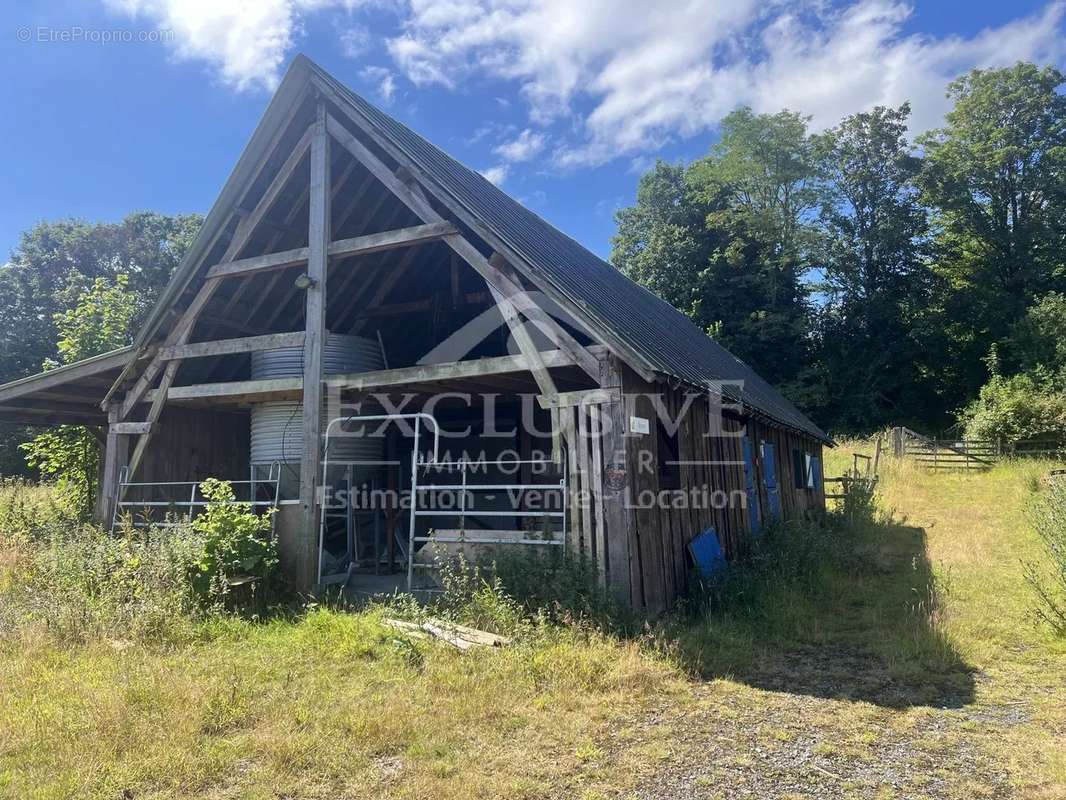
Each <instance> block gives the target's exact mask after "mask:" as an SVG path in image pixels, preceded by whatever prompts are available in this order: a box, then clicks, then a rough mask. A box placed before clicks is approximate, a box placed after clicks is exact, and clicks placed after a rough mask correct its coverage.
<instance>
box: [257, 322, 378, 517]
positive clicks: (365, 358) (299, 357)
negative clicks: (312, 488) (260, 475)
mask: <svg viewBox="0 0 1066 800" xmlns="http://www.w3.org/2000/svg"><path fill="white" fill-rule="evenodd" d="M383 368H384V360H383V359H382V356H381V348H380V345H379V344H378V342H376V341H374V340H372V339H366V338H364V337H362V336H342V335H340V334H333V333H331V334H329V335H328V336H327V337H326V341H325V342H324V344H323V348H322V371H323V373H324V374H326V375H336V374H340V373H345V372H370V371H373V370H378V369H383ZM302 374H303V348H302V347H284V348H280V349H277V350H262V351H258V352H254V353H252V370H251V377H252V379H253V380H262V379H270V378H293V377H299V376H300V375H302ZM328 424H329V419H328V418H327V415H326V414H323V416H322V430H323V433H325V428H326V425H328ZM336 433H337V430H336V426H334V435H333V436H331V437H330V446H329V461H330V463H331V464H332V463H334V462H337V461H380V460H381V459H382V454H383V451H384V440H382V439H378V438H370V437H363V436H345V435H340V436H338V435H336ZM302 450H303V403H302V402H301V401H299V400H278V401H270V402H265V403H256V404H254V405H253V406H252V409H251V453H250V455H251V458H250V460H251V463H252V468H253V472H255V471H256V470H255V468H256V466H257V465H269V464H273V463H274V462H276V461H279V462H281V463H282V465H283V467H284V465H296V467H295V473H296V474H297V475H298V474H299V463H300V456H301V452H302ZM292 471H293V470H292V469H285V468H283V470H282V473H283V475H284V474H285V473H287V472H288V473H291V472H292ZM288 494H289V492H287V491H284V490H283V492H282V495H283V497H284V496H287V495H288Z"/></svg>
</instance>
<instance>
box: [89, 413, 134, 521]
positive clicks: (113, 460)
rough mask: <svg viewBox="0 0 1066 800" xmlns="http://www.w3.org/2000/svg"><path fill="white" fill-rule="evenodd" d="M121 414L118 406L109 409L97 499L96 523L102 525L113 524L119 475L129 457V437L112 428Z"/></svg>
mask: <svg viewBox="0 0 1066 800" xmlns="http://www.w3.org/2000/svg"><path fill="white" fill-rule="evenodd" d="M120 413H121V411H120V408H119V406H118V405H117V404H116V405H112V406H110V407H109V408H108V409H107V421H108V430H107V441H106V443H105V445H104V468H103V474H102V476H101V480H100V495H99V497H97V498H96V521H97V522H98V523H99V524H101V525H110V524H111V516H112V514H113V512H114V507H113V503H114V502H115V491H116V489H117V488H118V477H119V473H120V472H121V471H122V468H123V467H124V466H125V465H126V459H127V458H128V456H129V437H128V436H126V435H124V434H121V433H115V432H114V429H113V427H112V426H113V425H114V424H115V423H117V422H118V421H119V415H120Z"/></svg>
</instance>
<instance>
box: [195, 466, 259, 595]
mask: <svg viewBox="0 0 1066 800" xmlns="http://www.w3.org/2000/svg"><path fill="white" fill-rule="evenodd" d="M200 491H201V492H202V493H203V495H204V497H206V498H207V499H208V501H209V503H208V505H207V507H206V508H205V510H204V511H203V513H201V514H200V515H199V516H198V517H196V518H195V519H194V520H193V522H192V528H193V530H194V531H196V533H198V534H200V536H201V542H200V544H201V550H200V553H199V555H198V558H197V560H196V562H195V564H194V565H193V569H192V583H193V586H194V587H195V589H196V591H197V592H199V593H200V595H201V596H202V597H205V598H222V597H224V596H225V595H226V594H228V593H229V591H230V582H231V581H233V580H234V579H237V578H254V579H258V580H260V581H262V582H264V583H268V582H269V581H270V580H271V579H273V578H274V577H275V574H276V571H277V565H278V555H277V545H276V543H275V541H274V539H273V538H272V537H271V536H270V516H271V515H272V514H273V513H274V511H273V509H271V510H270V511H268V512H267V513H266V514H263V515H258V514H255V513H254V512H253V511H252V506H251V505H250V504H248V503H239V502H237V501H236V495H235V494H234V492H233V487H232V486H231V485H230V484H229V482H228V481H220V480H218V479H216V478H208V479H207V480H206V481H204V482H203V483H202V484H200Z"/></svg>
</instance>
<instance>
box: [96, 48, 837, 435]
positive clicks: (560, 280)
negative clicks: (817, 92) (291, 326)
mask: <svg viewBox="0 0 1066 800" xmlns="http://www.w3.org/2000/svg"><path fill="white" fill-rule="evenodd" d="M309 93H320V94H322V95H324V96H325V97H326V98H327V99H328V100H329V101H330V102H332V103H334V104H335V105H336V106H337V107H338V108H339V109H340V110H341V111H342V112H343V113H344V114H346V115H348V117H349V118H351V119H353V120H354V119H357V120H359V122H360V124H361V125H362V126H363V127H364V129H365V130H367V131H368V132H369V134H370V136H371V138H372V139H373V140H374V141H375V142H376V143H377V144H378V145H379V146H380V147H381V148H382V149H383V150H384V151H386V152H387V153H388V154H389V155H390V156H391V157H392V158H393V159H394V160H395V161H396V162H398V163H400V164H401V165H402V166H404V167H406V168H407V169H408V170H409V172H410V173H411V175H412V177H413V178H414V179H415V180H417V182H418V183H419V184H420V185H421V186H422V187H423V189H424V190H425V191H426V192H427V193H428V194H429V195H431V196H433V197H434V198H435V199H436V200H437V201H438V202H439V203H440V204H441V205H443V206H445V207H446V208H447V209H449V210H450V211H451V212H452V213H454V214H455V216H456V217H457V218H459V220H460V221H461V222H463V223H464V224H466V225H468V226H469V227H470V228H471V230H473V231H474V232H475V233H476V234H477V235H478V236H479V237H480V238H482V239H483V240H484V241H485V242H486V243H487V244H489V245H490V246H491V247H493V248H494V249H496V250H498V251H499V252H501V253H502V254H503V255H505V256H506V257H507V259H508V261H509V262H510V263H512V264H513V265H514V266H515V268H517V269H518V270H519V271H520V272H522V273H523V274H524V276H525V277H526V278H527V279H528V280H529V281H530V282H531V283H533V284H534V285H536V286H537V287H538V288H540V289H542V290H543V291H545V292H546V293H548V294H549V295H550V296H553V297H555V298H557V299H562V300H564V301H565V302H566V305H567V306H569V308H568V310H569V311H570V312H571V313H573V314H575V315H576V316H577V317H578V318H579V319H582V320H583V321H585V322H586V323H587V324H588V327H589V329H590V330H591V331H592V332H593V334H594V335H595V334H599V336H600V337H601V338H602V339H603V340H604V343H605V344H607V345H608V346H609V347H611V348H612V349H614V350H616V351H617V352H618V354H619V355H620V356H622V357H623V359H625V360H626V361H627V362H629V363H630V364H631V365H632V366H634V367H636V368H638V369H639V370H640V371H642V372H644V373H645V374H647V373H654V374H656V375H658V376H662V377H664V378H666V379H672V380H674V381H677V382H682V383H686V384H690V385H692V386H696V387H703V386H706V384H707V382H708V381H713V382H722V383H723V385H722V392H723V394H724V395H725V397H726V399H727V400H729V401H732V402H739V403H742V404H743V405H744V406H745V408H746V409H747V410H748V411H749V412H750V413H753V414H755V415H757V416H760V417H763V418H765V419H768V420H769V421H772V422H775V423H777V424H779V425H782V426H785V427H788V428H792V429H795V430H799V431H802V432H804V433H807V434H809V435H811V436H813V437H815V438H818V439H821V440H823V441H826V442H829V439H828V437H827V436H826V434H825V433H824V432H822V431H821V430H820V429H819V428H818V426H816V425H815V424H814V423H813V422H812V421H811V420H810V419H808V418H807V417H806V416H805V415H804V414H803V413H802V412H801V411H799V410H798V409H797V408H796V407H795V406H794V405H793V404H792V403H791V402H790V401H789V400H787V399H786V398H785V397H784V396H783V395H782V394H781V393H780V392H778V391H777V390H776V389H775V388H773V387H772V386H770V384H769V383H767V382H766V381H765V380H763V379H762V378H761V377H759V376H758V375H757V374H756V373H755V371H754V370H752V369H751V367H749V366H748V365H747V364H745V363H744V362H743V361H741V360H740V359H738V358H736V357H735V356H733V355H732V354H731V353H729V351H727V350H726V349H725V348H724V347H722V346H721V345H720V344H718V343H717V342H715V341H714V340H713V339H711V338H710V337H709V336H707V335H706V334H705V333H704V332H703V331H702V330H700V329H699V328H698V327H697V326H696V325H695V324H694V323H693V322H692V321H691V320H690V319H689V318H688V317H686V316H685V315H684V314H682V313H681V312H679V311H677V310H676V309H675V308H674V307H673V306H671V305H670V304H669V303H667V302H665V301H663V300H661V299H660V298H658V297H656V296H655V295H654V294H652V293H651V292H649V291H647V290H646V289H645V288H643V287H642V286H640V285H638V284H636V283H634V282H633V281H631V280H630V279H629V278H627V277H626V276H625V275H623V274H622V273H621V272H619V271H618V270H617V269H615V268H614V267H612V266H611V265H610V264H608V263H607V262H605V261H604V260H603V259H601V258H599V257H597V256H596V255H595V254H593V253H592V252H590V251H589V250H588V249H586V248H585V247H583V246H581V245H580V244H579V243H578V242H576V241H575V240H574V239H572V238H570V237H569V236H567V235H566V234H564V233H562V232H561V231H559V230H558V229H557V228H555V227H554V226H552V225H551V224H550V223H548V222H547V221H545V220H544V219H542V218H541V217H539V216H537V215H536V214H535V213H533V212H532V211H530V210H529V209H527V208H526V207H524V206H523V205H522V204H521V203H519V202H518V201H516V200H514V199H513V198H511V197H510V196H508V195H507V194H506V193H505V192H503V191H501V190H500V189H499V188H498V187H497V186H495V185H493V184H492V183H491V182H489V181H488V180H486V179H485V178H484V177H482V176H481V175H480V174H479V173H478V172H476V171H475V170H472V169H470V168H468V167H466V166H464V165H463V164H461V163H460V162H458V161H457V160H455V159H454V158H452V157H451V156H449V155H448V154H447V153H445V152H444V151H442V150H441V149H439V148H438V147H436V146H435V145H433V144H431V143H430V142H429V141H427V140H426V139H424V138H423V137H422V136H419V135H418V134H417V133H415V132H414V131H412V130H411V129H410V128H408V127H407V126H405V125H403V124H402V123H400V122H399V121H397V120H396V119H394V118H393V117H391V116H389V115H388V114H385V113H384V112H382V111H381V110H380V109H378V108H376V107H375V106H373V105H372V104H370V103H368V102H367V101H366V100H364V99H363V98H362V97H360V96H359V95H357V94H355V93H354V92H352V91H351V90H350V89H348V88H347V87H346V86H344V85H343V84H341V83H340V82H338V81H337V80H336V79H334V78H333V77H332V76H331V75H329V74H328V73H326V72H325V71H324V70H322V69H321V68H320V67H318V66H317V65H316V64H314V63H313V62H311V61H310V60H309V59H307V58H306V57H304V56H298V57H297V58H296V59H295V60H294V62H293V64H292V66H291V67H290V68H289V71H288V72H287V74H286V76H285V78H284V80H283V81H282V83H281V85H280V86H279V88H278V90H277V92H276V93H275V95H274V97H273V99H272V100H271V102H270V104H269V106H268V108H267V111H266V112H265V114H264V116H263V118H262V120H261V121H260V123H259V125H258V126H257V128H256V130H255V132H254V133H253V135H252V138H251V140H250V142H249V144H248V145H247V147H246V148H245V150H244V152H243V153H242V155H241V158H240V160H239V161H238V163H237V166H236V167H235V168H234V171H233V173H232V174H231V175H230V177H229V179H228V180H227V181H226V184H225V185H224V186H223V189H222V192H221V193H220V195H219V197H218V199H217V200H216V202H215V204H214V206H213V207H212V209H211V211H210V213H209V214H208V216H207V219H206V220H205V222H204V225H203V227H202V229H201V231H200V233H199V234H198V236H197V238H196V240H195V241H194V243H193V245H192V247H191V248H190V250H189V252H188V254H187V255H186V257H185V259H184V260H183V262H182V264H181V266H180V267H179V268H178V270H177V271H176V273H175V275H174V277H173V279H172V280H171V282H170V284H169V285H168V287H167V289H166V290H165V291H164V293H163V295H162V297H161V298H160V300H159V302H158V303H157V304H156V306H155V308H154V309H153V311H152V312H151V314H150V315H149V318H148V320H147V322H146V324H145V326H144V328H142V330H141V331H140V333H139V336H138V338H137V340H136V342H135V344H134V350H135V351H137V352H138V353H142V354H143V352H144V348H146V347H147V346H148V345H149V344H151V342H152V341H153V338H154V337H155V336H156V334H157V332H158V331H159V330H160V329H161V328H162V327H163V326H164V325H165V324H166V321H167V319H168V312H169V310H170V309H171V308H172V307H173V306H174V305H175V304H176V303H178V302H179V300H180V299H181V298H182V296H183V294H184V293H185V292H186V290H187V289H189V287H190V286H193V285H194V284H195V282H196V280H197V277H198V276H202V274H203V268H204V267H205V265H206V261H207V258H208V256H209V255H210V254H211V252H212V247H214V246H215V245H216V244H217V242H218V241H219V240H220V239H222V238H224V236H225V233H226V231H227V228H228V226H229V225H230V224H231V221H232V219H233V213H234V211H235V209H236V208H237V206H238V203H239V202H240V199H241V198H242V197H243V196H244V195H245V193H246V192H247V191H248V189H249V186H250V185H251V184H252V183H253V182H254V181H255V180H256V176H257V175H258V173H259V167H260V166H261V162H262V160H264V159H266V158H267V157H268V156H269V155H270V152H271V148H272V147H273V146H274V145H275V144H276V142H277V140H278V138H279V137H280V135H281V134H282V133H283V131H284V128H285V126H286V124H287V123H288V121H289V120H290V119H291V118H292V114H293V113H294V110H295V109H296V108H297V107H298V106H300V104H301V103H304V102H305V101H306V99H307V97H308V95H309ZM134 362H135V359H132V358H130V359H129V360H128V364H127V367H126V369H125V370H123V372H122V374H121V375H120V376H118V378H117V379H116V380H115V383H114V385H113V386H112V392H113V391H115V390H116V389H117V387H118V386H119V385H120V384H121V383H122V382H123V381H124V380H125V379H127V378H128V377H129V375H130V372H131V371H132V370H133V369H134V368H135V367H134ZM110 396H111V392H109V393H108V395H107V398H109V397H110ZM107 398H105V400H106V399H107Z"/></svg>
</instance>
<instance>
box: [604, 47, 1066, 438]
mask: <svg viewBox="0 0 1066 800" xmlns="http://www.w3.org/2000/svg"><path fill="white" fill-rule="evenodd" d="M1063 82H1064V76H1063V74H1062V73H1061V72H1060V71H1059V70H1057V69H1055V68H1054V67H1050V66H1049V67H1038V66H1036V65H1034V64H1029V63H1019V64H1016V65H1015V66H1013V67H1010V68H1006V69H998V70H973V71H972V72H970V73H969V74H967V75H965V76H963V77H961V78H959V79H958V80H955V81H953V82H952V83H950V84H949V85H948V87H947V95H948V97H949V98H950V100H951V101H952V108H951V110H950V111H949V112H948V113H947V114H946V116H945V121H944V126H943V127H941V128H938V129H936V130H932V131H928V132H926V133H923V134H921V135H919V136H917V137H915V138H914V139H913V140H912V138H911V137H910V136H909V131H908V119H909V115H910V107H909V105H908V104H906V103H904V104H902V105H901V106H899V107H898V108H886V107H877V108H874V109H873V110H870V111H864V112H860V113H855V114H852V115H849V116H847V117H845V118H844V119H843V120H842V121H841V122H840V124H839V125H837V126H835V127H834V128H832V129H830V130H827V131H824V132H815V131H812V130H811V129H810V125H809V121H810V118H809V117H805V116H804V115H803V114H802V113H798V112H794V111H788V110H785V111H781V112H779V113H776V114H756V113H753V112H752V111H751V110H750V109H747V108H742V109H739V110H737V111H734V112H733V113H731V114H729V115H728V116H727V117H725V119H724V120H723V121H722V123H721V127H720V138H719V140H718V141H717V142H716V143H715V144H714V145H713V146H712V147H711V148H710V152H709V153H708V155H707V156H705V157H703V158H700V159H698V160H696V161H694V162H692V163H690V164H671V163H666V162H663V161H659V162H658V163H657V164H656V165H655V167H654V168H653V169H651V170H650V171H649V172H648V173H647V174H645V175H644V176H643V177H642V178H641V179H640V182H639V186H638V190H637V200H636V203H635V204H634V205H633V206H631V207H628V208H625V209H622V210H621V211H619V212H618V214H617V223H618V231H617V234H616V235H615V237H614V239H613V240H612V253H611V261H612V262H613V263H614V265H615V266H616V267H618V268H619V269H621V270H622V271H623V272H625V273H626V274H627V275H629V276H630V277H631V278H633V279H635V280H637V281H638V282H640V283H642V284H644V285H645V286H647V287H648V288H649V289H650V290H651V291H653V292H655V293H656V294H658V295H659V296H660V297H662V298H663V299H665V300H667V301H668V302H670V303H671V304H673V305H674V306H676V307H677V308H679V309H680V310H682V311H683V312H685V313H686V314H688V315H689V316H690V317H691V318H692V319H693V320H694V321H695V322H696V323H697V324H698V325H700V326H701V327H702V328H703V329H704V330H706V331H707V332H708V333H709V334H710V335H712V336H714V337H715V338H717V339H718V340H719V341H720V342H721V343H722V344H723V345H725V346H726V347H727V348H729V349H730V350H731V351H732V352H733V353H734V354H735V355H737V356H738V357H739V358H741V359H743V360H744V361H746V362H747V363H749V364H750V365H751V366H752V367H753V368H754V369H755V370H756V371H757V372H759V373H760V374H761V375H762V376H763V377H764V378H766V379H767V380H769V381H770V382H772V383H774V384H775V385H776V386H777V387H778V388H780V389H781V390H782V391H783V392H784V393H785V394H786V395H787V396H789V397H790V398H791V399H792V400H794V401H795V402H796V403H797V405H799V406H800V407H801V408H802V409H804V410H805V411H807V412H808V413H810V414H811V416H812V417H813V418H814V419H815V420H817V421H818V422H819V423H821V425H823V426H824V427H825V428H827V429H829V430H830V431H833V432H836V433H860V432H866V431H871V430H874V429H877V428H879V427H882V426H884V425H887V424H905V425H909V426H912V427H916V428H919V429H922V430H927V431H943V430H945V429H948V428H951V427H955V428H960V429H963V430H969V431H970V432H971V433H974V434H978V435H1004V436H1015V437H1018V436H1031V435H1038V434H1041V433H1054V434H1058V435H1066V400H1064V397H1066V394H1064V389H1066V299H1064V297H1063V294H1062V293H1063V292H1066V250H1064V244H1066V171H1064V170H1066V99H1064V98H1063V96H1062V95H1061V94H1060V90H1061V87H1062V85H1063Z"/></svg>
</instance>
